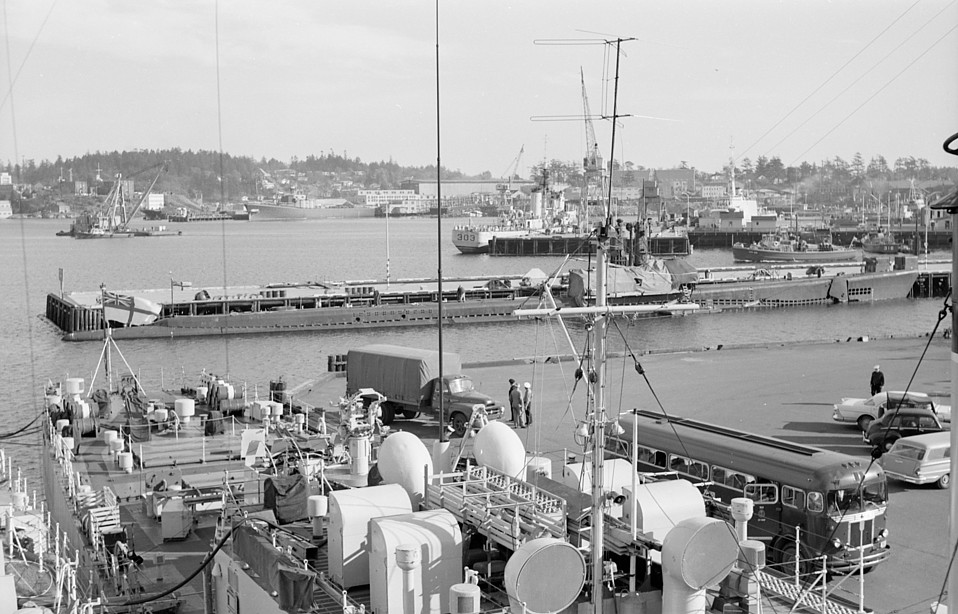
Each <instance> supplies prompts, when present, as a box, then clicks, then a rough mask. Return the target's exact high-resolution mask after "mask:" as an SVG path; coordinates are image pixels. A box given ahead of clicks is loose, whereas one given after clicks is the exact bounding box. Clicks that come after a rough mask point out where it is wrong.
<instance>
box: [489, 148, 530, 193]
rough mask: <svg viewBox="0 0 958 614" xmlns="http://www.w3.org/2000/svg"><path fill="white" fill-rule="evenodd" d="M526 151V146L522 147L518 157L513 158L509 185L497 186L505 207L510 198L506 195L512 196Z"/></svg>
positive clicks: (509, 172)
mask: <svg viewBox="0 0 958 614" xmlns="http://www.w3.org/2000/svg"><path fill="white" fill-rule="evenodd" d="M525 150H526V146H525V145H522V147H520V148H519V153H518V154H516V157H515V158H513V160H512V162H510V163H509V170H508V171H507V172H508V174H509V178H508V180H507V183H500V184H498V185H496V190H498V191H499V194H500V195H501V196H502V204H503V205H505V204H507V203H506V201H507V199H508V197H507V196H506V195H507V194H512V180H513V178H515V176H516V173H518V172H519V162H520V161H521V160H522V154H523V153H525Z"/></svg>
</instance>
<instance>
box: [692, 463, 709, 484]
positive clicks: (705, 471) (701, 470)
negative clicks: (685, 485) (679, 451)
mask: <svg viewBox="0 0 958 614" xmlns="http://www.w3.org/2000/svg"><path fill="white" fill-rule="evenodd" d="M690 472H691V474H692V477H696V478H701V479H703V480H708V479H709V466H708V465H706V464H705V463H702V462H699V461H697V460H694V461H692V466H691V467H690Z"/></svg>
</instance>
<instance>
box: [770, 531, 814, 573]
mask: <svg viewBox="0 0 958 614" xmlns="http://www.w3.org/2000/svg"><path fill="white" fill-rule="evenodd" d="M776 550H777V557H776V558H777V559H778V560H777V563H778V570H779V571H780V572H782V573H784V574H786V575H790V574H792V573H794V572H795V561H796V560H801V562H800V563H799V568H798V573H799V574H800V575H802V576H805V575H807V574H808V573H810V572H811V571H812V565H811V562H810V561H808V560H807V556H805V552H801V553H800V554H799V553H798V551H797V549H796V548H795V542H794V541H793V540H789V539H783V540H781V541H779V542H778V548H777V549H776Z"/></svg>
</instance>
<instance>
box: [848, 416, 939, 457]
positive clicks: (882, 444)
mask: <svg viewBox="0 0 958 614" xmlns="http://www.w3.org/2000/svg"><path fill="white" fill-rule="evenodd" d="M944 430H945V427H944V426H943V425H942V423H941V421H940V420H938V416H936V415H935V412H933V411H931V410H930V409H928V408H925V407H902V408H899V409H898V410H890V411H886V412H885V415H883V416H882V417H881V418H879V419H878V420H873V421H872V422H871V424H869V425H868V431H866V432H865V434H864V436H863V437H864V439H865V441H866V442H867V443H869V444H871V445H873V446H875V447H876V448H881V449H882V450H884V451H886V452H887V451H888V450H890V449H891V447H892V446H893V445H894V444H895V442H896V441H898V440H899V439H901V438H902V437H910V436H912V435H922V434H924V433H938V432H941V431H944Z"/></svg>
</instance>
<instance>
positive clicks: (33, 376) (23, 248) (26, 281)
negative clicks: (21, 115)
mask: <svg viewBox="0 0 958 614" xmlns="http://www.w3.org/2000/svg"><path fill="white" fill-rule="evenodd" d="M50 11H51V12H52V11H53V6H51V7H50ZM49 17H50V12H48V13H47V15H46V17H44V19H43V24H41V26H40V30H38V31H37V36H36V38H34V40H33V42H32V43H31V44H30V49H31V50H32V49H33V45H34V44H35V43H36V41H37V38H39V36H40V32H41V31H42V30H43V26H44V25H46V22H47V19H49ZM9 26H10V21H9V18H8V16H7V3H6V1H5V0H4V2H3V40H4V44H5V46H6V52H7V82H8V90H7V96H6V97H5V98H4V100H7V99H9V100H10V124H11V137H12V139H11V140H12V141H13V158H14V160H16V159H18V158H19V157H20V153H19V144H18V141H17V116H16V113H15V108H14V104H13V102H14V98H13V83H14V75H13V66H12V65H11V63H10V29H9ZM28 55H29V54H28ZM25 63H26V58H24V61H23V63H22V64H21V65H20V69H22V68H23V65H24V64H25ZM19 72H20V71H19V70H18V71H17V74H19ZM18 179H19V180H20V182H21V184H22V183H23V165H22V164H21V166H20V177H19V178H18ZM20 212H21V213H22V212H23V199H22V198H21V199H20ZM19 227H20V255H21V258H22V259H23V300H24V307H25V308H24V313H33V309H32V308H31V307H30V278H29V275H28V274H27V272H28V270H29V267H28V266H27V261H28V252H27V241H26V238H25V236H26V233H25V230H24V219H23V216H21V217H20V225H19ZM26 323H27V354H28V355H29V356H30V361H29V362H30V381H31V382H36V381H37V373H36V348H35V346H34V338H33V319H32V318H26ZM31 398H33V409H34V413H36V414H37V415H41V413H42V412H40V411H39V408H38V407H37V400H36V398H35V397H33V395H31ZM34 420H36V419H34ZM31 424H32V423H31ZM9 443H11V444H14V445H25V444H22V443H17V442H9Z"/></svg>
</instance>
